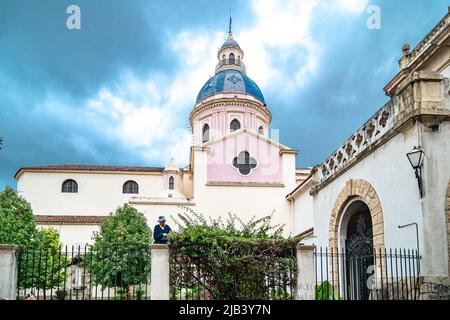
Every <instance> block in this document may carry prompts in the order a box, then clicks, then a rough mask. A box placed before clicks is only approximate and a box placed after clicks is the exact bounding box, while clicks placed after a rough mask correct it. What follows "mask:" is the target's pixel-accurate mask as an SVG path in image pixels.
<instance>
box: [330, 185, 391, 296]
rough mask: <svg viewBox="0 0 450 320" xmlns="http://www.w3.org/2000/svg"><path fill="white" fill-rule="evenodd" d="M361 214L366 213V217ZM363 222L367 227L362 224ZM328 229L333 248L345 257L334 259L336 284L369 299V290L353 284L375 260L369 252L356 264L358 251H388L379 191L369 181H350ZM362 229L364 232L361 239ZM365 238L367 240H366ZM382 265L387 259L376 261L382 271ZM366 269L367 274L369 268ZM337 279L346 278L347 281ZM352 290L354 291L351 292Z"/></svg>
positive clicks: (341, 194)
mask: <svg viewBox="0 0 450 320" xmlns="http://www.w3.org/2000/svg"><path fill="white" fill-rule="evenodd" d="M359 216H362V219H361V218H359ZM352 218H353V219H352ZM358 221H359V224H358ZM362 222H364V224H365V227H362ZM368 229H370V231H368ZM328 230H329V231H328V241H329V248H331V249H334V250H338V251H339V252H341V253H343V255H344V259H335V260H334V261H333V262H332V272H331V273H332V275H333V278H334V280H333V287H334V288H336V289H338V290H340V292H341V294H343V295H345V296H346V297H350V294H351V293H352V292H353V297H354V299H368V292H367V290H365V289H364V290H359V291H358V290H356V289H354V288H355V286H352V285H351V284H355V283H360V282H362V281H363V279H365V277H366V275H362V273H361V270H362V269H364V268H363V267H365V266H366V265H367V267H369V266H370V263H371V262H372V261H373V260H374V259H373V255H372V254H369V255H367V258H365V260H364V261H362V260H361V258H360V261H359V264H358V263H355V259H356V257H358V255H357V254H356V253H357V252H361V251H364V250H366V251H367V250H368V249H367V248H368V247H371V248H372V251H373V253H375V254H377V253H381V252H383V250H384V218H383V209H382V206H381V202H380V200H379V197H378V194H377V192H376V191H375V189H374V187H373V186H372V185H371V184H370V183H369V182H368V181H365V180H353V179H351V180H348V181H347V182H346V184H345V186H344V187H343V189H342V190H341V192H340V193H339V195H338V197H337V199H336V201H335V203H334V206H333V211H332V212H331V216H330V223H329V229H328ZM361 230H362V231H361ZM358 232H359V233H360V234H362V235H363V236H360V237H359V239H358ZM370 235H371V236H372V237H370ZM361 238H363V239H366V240H364V241H362V240H361ZM370 238H371V242H370ZM348 246H350V247H351V249H353V250H350V252H349V253H352V252H353V254H352V255H349V254H347V253H348V251H349V250H348V248H346V247H348ZM355 256H356V257H355ZM359 256H361V255H359ZM382 264H383V262H381V263H379V265H377V263H375V265H376V266H374V267H376V268H377V272H379V271H378V268H382ZM349 268H350V270H353V271H352V273H351V275H352V278H351V279H352V280H351V281H350V279H348V278H349V275H350V271H348V270H347V269H349ZM364 271H365V273H366V274H367V271H368V270H367V268H366V270H364ZM336 279H343V281H338V280H336ZM366 284H367V282H366ZM352 288H353V289H352ZM349 289H350V290H351V292H349V291H348V290H349ZM352 290H353V291H352Z"/></svg>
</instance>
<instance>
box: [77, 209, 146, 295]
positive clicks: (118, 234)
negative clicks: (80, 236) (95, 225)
mask: <svg viewBox="0 0 450 320" xmlns="http://www.w3.org/2000/svg"><path fill="white" fill-rule="evenodd" d="M151 237H152V234H151V231H150V228H149V227H148V225H147V221H146V219H145V217H144V215H143V214H142V213H140V212H138V211H137V210H136V209H135V208H133V207H131V206H129V205H128V204H125V205H124V206H122V207H119V208H118V209H117V210H116V212H115V213H114V214H111V215H110V217H108V218H107V219H106V220H105V221H103V222H102V224H101V225H100V232H96V233H94V236H93V239H94V240H95V243H94V245H93V247H92V249H91V250H90V252H89V253H88V254H87V256H86V257H85V263H86V266H87V267H88V269H89V271H90V277H91V282H92V285H101V286H102V288H112V287H118V288H121V289H118V298H124V297H127V295H128V293H129V287H130V286H132V285H135V284H139V283H146V282H147V280H148V278H149V275H150V268H151V263H150V258H151V256H150V246H149V245H150V243H151Z"/></svg>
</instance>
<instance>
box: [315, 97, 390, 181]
mask: <svg viewBox="0 0 450 320" xmlns="http://www.w3.org/2000/svg"><path fill="white" fill-rule="evenodd" d="M396 109H398V108H396V107H395V105H394V102H393V100H390V101H389V102H388V103H386V104H385V105H384V106H383V107H382V108H381V109H380V110H378V112H376V113H375V115H374V116H372V118H371V119H370V120H369V121H367V122H366V123H365V124H364V125H363V126H362V127H361V128H359V129H358V130H357V131H356V132H355V133H354V134H353V135H352V136H351V137H350V139H348V140H347V141H346V142H345V143H344V144H343V145H342V146H341V147H339V148H338V149H337V150H336V151H335V152H334V153H333V154H332V155H331V156H330V157H329V158H328V159H327V160H325V162H323V163H322V164H321V166H320V168H319V169H318V172H317V175H318V182H319V183H321V182H324V181H325V180H327V179H328V178H330V177H331V176H333V175H334V174H336V173H338V172H340V171H341V170H342V169H343V168H344V167H345V166H346V164H348V163H349V162H350V161H351V160H353V159H354V158H356V157H357V156H358V155H359V154H361V153H362V152H363V151H364V150H365V149H367V148H368V147H369V146H370V145H372V144H374V143H375V142H376V141H377V140H379V139H380V138H381V137H382V136H383V135H384V134H385V133H386V132H388V131H389V130H390V129H392V128H393V127H394V125H395V118H396V113H397V111H396Z"/></svg>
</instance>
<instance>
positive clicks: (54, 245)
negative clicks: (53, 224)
mask: <svg viewBox="0 0 450 320" xmlns="http://www.w3.org/2000/svg"><path fill="white" fill-rule="evenodd" d="M68 264H69V259H68V258H67V257H66V255H65V254H62V253H61V243H60V241H59V234H58V232H57V231H56V230H55V229H53V228H43V229H42V230H40V231H38V232H37V235H36V239H35V241H33V242H32V243H31V244H29V246H28V248H26V249H25V250H23V251H22V252H21V260H20V274H19V276H20V277H19V286H20V287H21V288H38V289H50V288H52V287H53V288H55V287H56V286H58V285H61V284H62V283H63V282H64V279H65V272H64V270H65V268H66V267H67V265H68Z"/></svg>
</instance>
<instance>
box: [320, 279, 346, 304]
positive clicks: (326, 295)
mask: <svg viewBox="0 0 450 320" xmlns="http://www.w3.org/2000/svg"><path fill="white" fill-rule="evenodd" d="M316 300H342V298H341V297H340V296H339V291H338V290H334V288H333V286H332V285H331V283H330V282H329V281H325V282H322V283H321V284H320V285H316Z"/></svg>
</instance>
